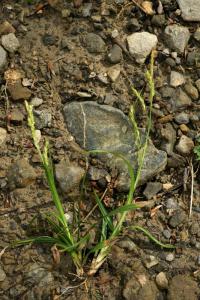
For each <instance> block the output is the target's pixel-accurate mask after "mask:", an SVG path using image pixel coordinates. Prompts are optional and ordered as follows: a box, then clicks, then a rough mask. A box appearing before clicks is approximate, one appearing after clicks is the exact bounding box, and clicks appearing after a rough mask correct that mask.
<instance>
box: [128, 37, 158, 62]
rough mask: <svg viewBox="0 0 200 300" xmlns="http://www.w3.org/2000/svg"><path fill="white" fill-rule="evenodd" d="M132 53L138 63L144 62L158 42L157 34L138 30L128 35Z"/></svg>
mask: <svg viewBox="0 0 200 300" xmlns="http://www.w3.org/2000/svg"><path fill="white" fill-rule="evenodd" d="M127 43H128V48H129V52H130V54H131V55H132V56H133V57H134V58H135V60H136V61H137V62H138V63H144V62H145V59H146V58H147V56H148V55H149V54H150V53H151V51H152V50H153V49H154V48H155V47H156V45H157V43H158V39H157V36H156V35H155V34H152V33H149V32H136V33H133V34H131V35H129V36H128V37H127Z"/></svg>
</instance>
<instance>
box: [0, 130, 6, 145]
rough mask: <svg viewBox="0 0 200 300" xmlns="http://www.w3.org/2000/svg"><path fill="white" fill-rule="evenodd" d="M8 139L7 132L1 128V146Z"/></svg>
mask: <svg viewBox="0 0 200 300" xmlns="http://www.w3.org/2000/svg"><path fill="white" fill-rule="evenodd" d="M6 137H7V131H6V130H5V129H4V128H2V127H0V146H1V145H3V144H4V142H5V140H6Z"/></svg>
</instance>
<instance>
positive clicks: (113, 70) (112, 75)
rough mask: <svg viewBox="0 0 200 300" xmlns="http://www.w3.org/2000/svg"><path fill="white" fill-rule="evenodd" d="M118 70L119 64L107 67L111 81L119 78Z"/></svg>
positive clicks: (119, 69)
mask: <svg viewBox="0 0 200 300" xmlns="http://www.w3.org/2000/svg"><path fill="white" fill-rule="evenodd" d="M120 71H121V68H120V65H116V66H113V67H110V68H109V69H108V72H107V73H108V77H109V78H110V80H111V81H112V82H115V81H116V80H117V79H118V78H119V75H120Z"/></svg>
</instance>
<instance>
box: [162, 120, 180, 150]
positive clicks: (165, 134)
mask: <svg viewBox="0 0 200 300" xmlns="http://www.w3.org/2000/svg"><path fill="white" fill-rule="evenodd" d="M161 135H162V138H163V142H162V144H161V149H162V150H164V151H166V152H167V154H171V153H172V152H173V150H174V145H175V142H176V130H175V129H174V127H173V126H172V124H171V123H166V124H165V125H164V126H163V128H161Z"/></svg>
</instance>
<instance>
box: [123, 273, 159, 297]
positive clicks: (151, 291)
mask: <svg viewBox="0 0 200 300" xmlns="http://www.w3.org/2000/svg"><path fill="white" fill-rule="evenodd" d="M141 276H142V278H144V283H143V284H140V283H139V282H138V281H137V280H135V278H131V279H130V280H128V281H126V282H125V288H124V290H123V297H124V299H125V300H150V299H151V300H156V299H158V298H157V297H158V294H159V291H158V289H157V287H156V285H155V283H154V282H152V281H150V280H148V279H147V277H146V276H145V275H143V274H142V275H141Z"/></svg>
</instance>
